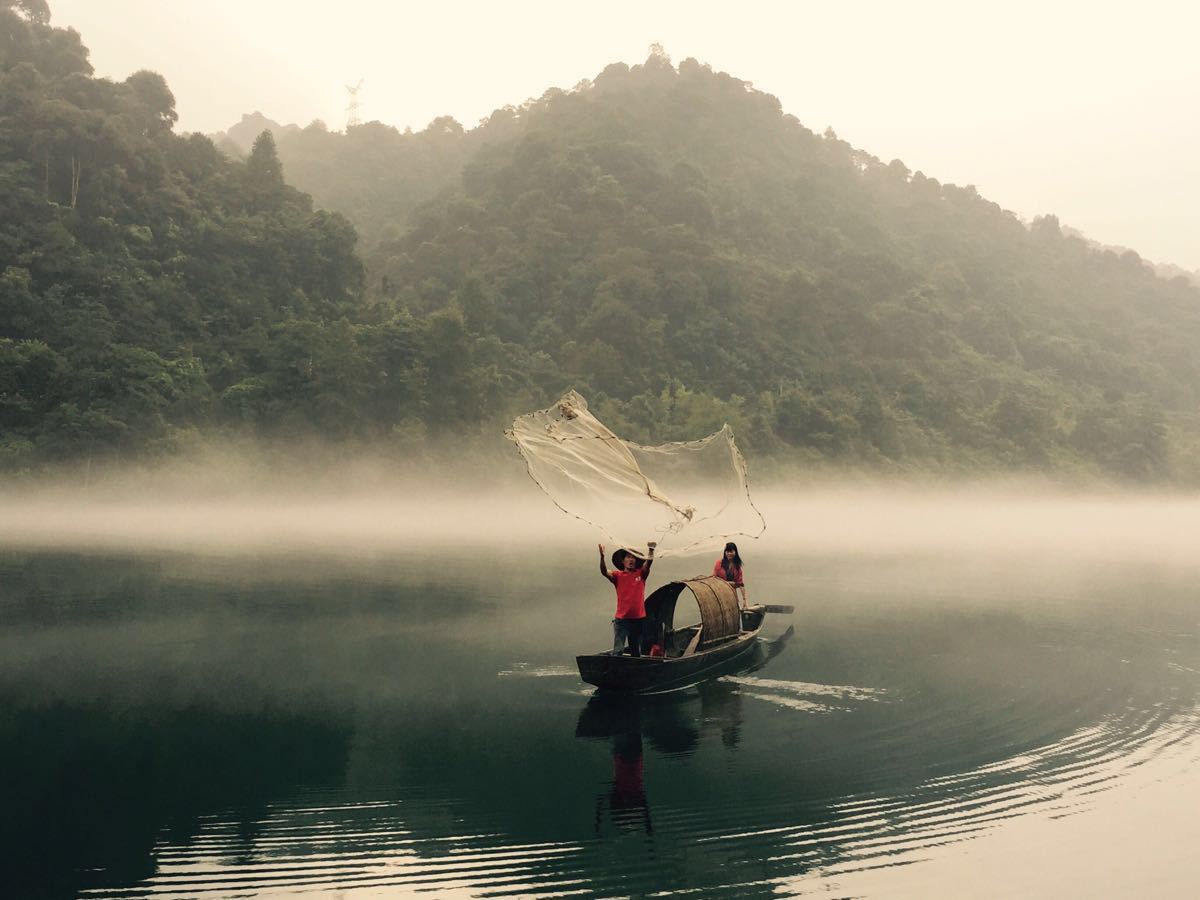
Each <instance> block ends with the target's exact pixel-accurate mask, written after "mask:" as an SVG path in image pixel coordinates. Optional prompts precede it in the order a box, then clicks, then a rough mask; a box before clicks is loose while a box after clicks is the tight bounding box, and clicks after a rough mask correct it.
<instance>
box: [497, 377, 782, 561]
mask: <svg viewBox="0 0 1200 900" xmlns="http://www.w3.org/2000/svg"><path fill="white" fill-rule="evenodd" d="M506 434H507V436H508V437H509V438H510V439H511V440H512V441H513V442H515V443H516V445H517V448H518V449H519V450H520V452H521V456H522V457H523V458H524V459H525V465H526V467H527V468H528V470H529V477H530V478H532V479H533V481H534V482H535V483H536V484H537V485H538V486H539V487H540V488H541V489H542V490H543V491H545V492H546V494H547V495H548V496H549V497H550V499H551V500H553V501H554V503H555V504H556V505H557V506H558V507H559V508H560V509H562V510H563V511H564V512H566V513H569V514H570V515H572V516H575V517H576V518H578V519H582V520H583V521H585V522H588V523H590V524H592V525H594V526H595V527H596V528H598V529H599V530H600V533H601V534H602V535H603V536H604V537H605V538H607V540H608V542H609V543H612V544H614V545H615V546H620V547H625V548H627V549H629V550H632V551H634V552H636V553H639V554H644V553H645V552H646V544H647V542H649V541H657V542H658V547H657V549H656V551H655V555H656V556H658V557H663V556H671V555H676V556H677V555H681V554H685V553H689V552H697V551H700V550H720V546H719V545H720V544H722V543H723V542H724V541H726V540H729V539H731V538H734V537H758V536H759V535H760V534H762V532H763V530H764V529H765V528H766V522H765V521H764V520H763V517H762V514H761V513H759V511H758V509H757V508H756V507H755V506H754V503H753V501H751V499H750V489H749V483H748V480H747V476H746V460H745V459H744V458H743V457H742V454H741V453H740V452H739V451H738V448H737V444H735V443H734V441H733V431H732V430H731V429H730V427H729V426H728V425H726V426H725V427H724V428H722V429H721V430H720V431H718V432H716V433H714V434H710V435H709V436H708V437H705V438H701V439H700V440H696V441H680V442H678V443H671V444H661V445H659V446H657V447H643V446H641V445H639V444H634V443H631V442H629V441H624V440H621V438H619V437H617V435H615V434H613V432H612V431H610V430H609V429H608V428H607V427H605V425H604V424H603V423H602V422H600V420H599V419H597V418H596V417H595V416H593V415H592V414H591V412H589V411H588V406H587V401H586V400H584V399H583V397H581V396H580V395H579V394H577V393H575V392H574V391H571V392H570V393H568V394H567V395H566V396H564V397H563V398H562V399H561V400H559V401H558V402H557V403H556V404H554V405H553V406H551V407H549V408H548V409H543V410H539V411H538V412H534V413H529V414H528V415H525V416H521V417H520V418H519V419H517V420H516V421H515V422H513V424H512V427H511V428H510V429H509V430H508V431H507V432H506ZM614 549H615V547H614Z"/></svg>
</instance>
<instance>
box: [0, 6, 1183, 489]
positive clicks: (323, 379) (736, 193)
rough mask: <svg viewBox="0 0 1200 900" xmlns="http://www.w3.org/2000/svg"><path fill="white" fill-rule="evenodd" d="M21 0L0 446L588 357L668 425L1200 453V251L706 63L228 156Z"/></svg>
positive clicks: (586, 373) (359, 429)
mask: <svg viewBox="0 0 1200 900" xmlns="http://www.w3.org/2000/svg"><path fill="white" fill-rule="evenodd" d="M0 31H2V34H3V37H4V39H3V41H2V42H0V209H2V211H3V214H2V215H0V461H2V462H0V465H6V466H8V467H10V468H12V467H16V468H20V467H28V466H30V465H35V464H37V463H39V462H42V461H47V460H55V459H62V458H70V457H78V456H81V455H85V454H89V455H90V454H99V453H120V454H142V453H147V452H156V451H159V450H169V449H171V448H173V447H175V446H178V444H179V443H180V442H181V441H186V440H188V439H190V436H192V435H195V434H197V433H212V434H221V433H230V432H242V431H248V432H252V433H254V434H261V435H268V436H270V435H295V434H302V433H303V434H307V433H316V434H321V435H324V436H329V437H335V438H351V437H354V438H364V439H372V440H383V441H396V442H397V444H398V446H403V447H409V446H412V442H413V441H414V440H416V441H420V440H421V439H422V436H424V435H429V434H435V433H439V432H444V433H451V434H460V435H470V434H474V433H479V432H480V431H482V430H489V429H496V428H498V427H499V426H500V425H501V423H503V422H505V421H507V420H508V419H510V418H511V417H512V416H513V414H514V413H516V412H519V411H526V410H528V409H530V408H534V407H536V406H539V405H545V404H546V403H547V402H549V401H550V400H552V399H554V398H555V397H557V396H558V395H559V394H560V393H562V392H563V391H565V390H566V389H567V388H570V387H574V388H576V389H578V390H579V391H580V392H582V393H584V394H585V395H587V396H589V399H590V400H591V401H592V405H593V408H594V409H596V410H597V412H598V414H599V415H600V417H601V418H602V419H604V420H605V421H606V422H608V423H609V424H610V425H612V426H613V427H614V428H616V429H617V430H618V431H621V432H622V433H625V434H628V435H629V436H631V437H633V438H634V439H638V440H642V441H660V440H672V439H683V438H693V437H696V436H698V435H699V434H701V433H704V432H707V431H712V430H715V429H716V428H719V427H720V425H721V424H722V423H723V422H729V423H730V424H731V425H732V426H733V427H734V429H735V431H736V432H737V434H738V440H739V443H740V444H742V445H743V446H744V447H745V448H746V449H748V450H749V451H750V452H752V453H754V454H755V456H756V457H758V458H770V459H776V460H793V461H796V462H797V463H800V464H804V463H808V462H812V461H823V460H829V461H834V462H837V463H842V462H847V461H849V462H853V463H855V464H859V465H869V466H876V467H881V468H884V469H926V470H929V469H941V470H954V471H959V472H979V471H995V470H1002V469H1030V468H1033V469H1040V470H1045V471H1054V472H1066V471H1083V472H1091V473H1097V474H1105V475H1108V476H1115V477H1119V478H1127V479H1133V480H1162V479H1170V478H1175V479H1186V480H1197V479H1200V467H1197V466H1196V464H1195V462H1194V460H1195V458H1196V457H1195V453H1194V449H1193V448H1194V447H1195V446H1196V445H1197V443H1198V442H1200V421H1198V420H1197V417H1196V414H1195V410H1196V409H1197V400H1198V399H1200V397H1198V393H1200V290H1197V288H1196V286H1195V285H1194V284H1193V283H1191V282H1190V281H1189V280H1188V279H1187V278H1183V277H1178V278H1171V279H1165V278H1160V277H1157V276H1156V275H1155V273H1154V271H1153V269H1152V268H1151V267H1149V266H1148V265H1146V264H1145V263H1144V262H1143V261H1142V260H1141V259H1140V258H1138V256H1137V254H1136V253H1133V252H1131V251H1130V252H1124V253H1115V252H1111V251H1103V250H1097V249H1095V248H1093V247H1091V246H1089V245H1088V243H1087V242H1086V241H1085V240H1083V239H1081V238H1080V237H1077V236H1074V235H1072V234H1071V233H1070V232H1069V231H1068V230H1067V229H1065V228H1064V227H1062V226H1060V224H1059V222H1058V221H1057V219H1055V218H1054V217H1053V216H1045V217H1042V218H1040V219H1037V220H1035V221H1034V222H1033V223H1031V224H1026V223H1023V222H1021V221H1020V220H1018V218H1017V217H1016V216H1014V215H1013V214H1012V213H1009V212H1006V211H1005V210H1003V209H1001V208H1000V207H999V206H997V205H996V204H995V203H992V202H990V201H989V200H987V199H985V198H984V197H981V196H980V195H979V194H978V192H977V191H976V190H975V189H974V188H972V187H970V186H967V187H960V186H955V185H950V184H941V183H939V182H938V181H937V180H936V179H934V178H932V177H929V176H927V175H925V174H923V173H921V172H915V173H914V172H910V171H909V169H908V168H907V167H906V166H905V165H904V164H903V163H902V162H900V161H899V160H892V161H890V162H884V161H882V160H879V159H876V158H875V157H873V156H871V155H870V154H868V153H865V152H863V151H861V150H858V149H856V148H853V147H851V146H850V145H849V144H847V143H845V142H844V141H842V140H840V139H839V138H838V137H837V135H836V134H834V133H833V132H832V131H826V132H825V133H824V134H823V135H818V134H816V133H814V132H812V131H811V130H809V129H808V128H806V127H804V126H803V125H802V124H801V123H800V122H798V121H797V120H796V119H795V118H794V117H792V116H789V115H786V114H785V113H784V112H783V110H782V109H781V107H780V104H779V102H778V100H776V99H775V98H774V97H772V96H770V95H768V94H765V93H762V92H760V91H757V90H755V89H754V88H753V87H752V86H751V85H749V84H748V83H746V82H744V81H741V80H739V79H737V78H734V77H732V76H730V75H728V74H725V73H720V72H714V71H712V70H711V69H710V68H709V67H708V66H705V65H702V64H701V63H699V62H697V61H695V60H692V59H688V60H685V61H683V62H682V63H680V64H679V65H678V66H677V67H676V66H674V65H673V64H672V63H671V62H670V60H669V58H668V57H667V56H666V54H665V53H664V52H662V51H661V48H657V49H656V50H654V51H653V52H652V53H651V55H650V57H649V58H648V59H647V60H646V62H645V63H644V64H641V65H635V66H626V65H624V64H614V65H611V66H609V67H607V68H606V69H605V70H604V71H603V72H601V73H599V75H597V76H596V78H595V79H594V80H593V81H586V82H581V83H580V84H579V85H577V86H576V87H575V88H574V89H572V90H569V91H564V90H558V89H553V90H550V91H548V92H547V93H546V94H545V95H543V96H542V97H540V98H538V99H536V100H532V101H529V102H527V103H525V104H522V105H520V106H517V107H507V108H505V109H501V110H497V111H496V112H495V113H493V115H491V116H490V117H488V119H486V120H485V121H484V122H482V123H480V124H479V125H478V126H476V127H474V128H471V129H465V128H463V127H462V126H461V125H460V124H459V123H457V122H455V121H454V120H453V119H450V118H442V119H437V120H435V121H434V122H433V123H431V124H430V125H429V126H428V127H427V128H426V129H424V130H422V131H420V132H415V133H413V132H403V133H402V132H400V131H398V130H396V129H394V128H391V127H389V126H385V125H382V124H380V123H367V124H364V125H360V126H355V127H352V128H349V129H348V130H347V131H345V132H336V131H330V130H329V129H328V128H327V127H325V126H324V125H322V124H321V123H313V124H312V125H310V126H308V127H306V128H297V127H294V126H289V127H286V128H284V127H279V126H277V125H276V124H275V123H272V122H270V120H267V119H265V117H262V116H261V115H258V116H257V117H247V118H246V119H245V120H244V121H243V123H241V125H239V126H235V128H234V129H231V130H230V132H229V134H228V135H226V136H225V143H224V144H223V146H225V147H226V148H227V149H228V150H229V153H228V154H227V153H223V152H221V151H220V150H218V149H217V147H216V146H215V145H214V144H213V142H212V141H211V140H210V139H208V138H205V137H202V136H200V135H179V134H176V133H175V131H174V128H173V126H174V123H175V121H176V114H175V106H174V98H173V96H172V94H171V92H170V90H169V88H168V86H167V85H166V83H165V82H164V81H163V79H162V78H161V76H159V75H157V74H155V73H151V72H139V73H136V74H134V75H132V76H130V77H129V78H128V79H126V80H125V81H123V82H119V83H117V82H113V81H109V80H106V79H98V78H95V77H93V75H92V73H91V67H90V65H89V63H88V61H87V51H86V48H85V47H84V46H83V44H82V43H81V42H80V40H79V36H78V35H77V34H76V33H75V32H73V31H70V30H63V29H57V28H54V27H53V26H51V25H50V22H49V11H48V10H47V9H45V4H44V3H42V2H40V0H23V2H14V0H8V2H6V3H3V4H0ZM242 125H244V126H245V127H242ZM259 125H265V126H266V127H263V128H261V129H259V130H258V131H257V133H255V134H254V136H253V138H251V137H250V135H251V133H252V131H253V129H255V128H257V127H258V126H259ZM247 151H248V152H247ZM292 185H295V187H293V186H292ZM301 191H305V192H308V193H302V192H301ZM310 195H311V196H310ZM311 197H315V198H317V205H316V206H315V205H314V202H313V200H312V199H311ZM318 206H322V207H325V209H328V210H334V211H325V209H320V208H317V207H318ZM359 233H361V234H362V235H363V242H362V247H361V250H360V249H359V248H358V247H357V239H358V234H359Z"/></svg>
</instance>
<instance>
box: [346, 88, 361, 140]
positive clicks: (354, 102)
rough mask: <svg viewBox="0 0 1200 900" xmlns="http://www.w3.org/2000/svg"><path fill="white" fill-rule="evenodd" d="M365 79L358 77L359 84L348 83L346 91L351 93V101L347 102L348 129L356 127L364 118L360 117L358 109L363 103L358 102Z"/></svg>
mask: <svg viewBox="0 0 1200 900" xmlns="http://www.w3.org/2000/svg"><path fill="white" fill-rule="evenodd" d="M362 86H363V79H361V78H360V79H358V84H356V85H355V86H354V87H350V85H346V93H347V94H349V95H350V102H349V103H348V104H346V129H347V130H349V129H351V128H354V127H355V126H356V125H361V124H362V120H361V119H360V118H359V117H358V109H359V107H360V106H361V105H362V104H361V103H359V102H358V92H359V91H361V90H362Z"/></svg>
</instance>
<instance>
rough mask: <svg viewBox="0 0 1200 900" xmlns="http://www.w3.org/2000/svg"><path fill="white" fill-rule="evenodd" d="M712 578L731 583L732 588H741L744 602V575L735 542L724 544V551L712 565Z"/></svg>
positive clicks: (743, 601)
mask: <svg viewBox="0 0 1200 900" xmlns="http://www.w3.org/2000/svg"><path fill="white" fill-rule="evenodd" d="M712 573H713V578H722V579H724V580H725V581H728V582H729V583H730V584H732V585H733V588H734V590H735V591H736V590H737V589H738V588H741V590H742V603H743V605H744V604H745V602H746V596H745V595H746V577H745V574H744V573H743V572H742V557H741V554H739V553H738V548H737V544H735V543H734V542H733V541H730V542H729V543H728V544H726V545H725V552H724V553H723V554H721V558H720V559H718V560H717V561H716V563H715V564H714V565H713V571H712Z"/></svg>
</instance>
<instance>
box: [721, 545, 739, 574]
mask: <svg viewBox="0 0 1200 900" xmlns="http://www.w3.org/2000/svg"><path fill="white" fill-rule="evenodd" d="M729 550H732V551H733V564H734V565H735V566H737V567H738V568H739V569H740V568H741V567H742V555H741V554H740V553H738V548H737V544H735V543H734V542H733V541H730V542H729V543H728V544H726V545H725V551H729ZM728 563H729V560H727V559H726V558H725V553H724V552H722V553H721V564H722V565H724V566H725V571H726V572H728V571H729V565H728Z"/></svg>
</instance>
